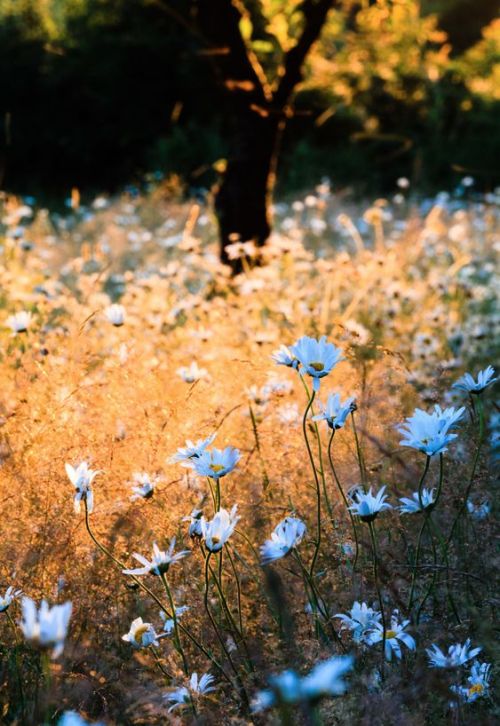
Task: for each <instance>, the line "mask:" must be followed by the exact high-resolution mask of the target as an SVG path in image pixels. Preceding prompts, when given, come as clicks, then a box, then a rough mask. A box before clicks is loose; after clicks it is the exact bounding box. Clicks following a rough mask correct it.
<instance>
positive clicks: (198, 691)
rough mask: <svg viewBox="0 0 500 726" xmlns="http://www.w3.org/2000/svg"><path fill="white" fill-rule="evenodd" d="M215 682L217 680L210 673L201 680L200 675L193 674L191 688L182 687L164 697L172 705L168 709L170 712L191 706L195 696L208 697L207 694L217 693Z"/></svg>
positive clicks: (190, 680)
mask: <svg viewBox="0 0 500 726" xmlns="http://www.w3.org/2000/svg"><path fill="white" fill-rule="evenodd" d="M214 681H215V678H214V677H213V676H212V675H211V674H210V673H204V674H203V675H202V676H201V678H199V679H198V674H197V673H193V674H192V676H191V678H190V679H189V686H181V688H177V689H176V690H175V691H171V692H170V693H167V694H166V695H165V696H164V698H165V699H166V700H167V701H169V702H170V703H171V704H172V705H171V706H170V708H169V709H168V710H169V712H170V711H173V710H174V709H175V708H178V707H179V706H181V707H184V706H189V705H190V704H191V700H192V698H193V696H206V694H207V693H211V692H212V691H215V688H214V687H213V686H212V683H213V682H214Z"/></svg>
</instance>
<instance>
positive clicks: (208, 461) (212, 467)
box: [192, 446, 241, 479]
mask: <svg viewBox="0 0 500 726" xmlns="http://www.w3.org/2000/svg"><path fill="white" fill-rule="evenodd" d="M240 456H241V454H240V452H239V451H238V449H235V448H234V447H233V446H226V448H225V449H212V450H211V451H204V452H203V453H202V454H201V455H200V456H198V457H197V458H195V459H193V460H192V461H193V469H194V470H195V471H196V473H197V474H200V476H209V477H211V478H212V479H220V478H221V477H223V476H226V474H229V473H230V472H231V471H233V469H234V468H235V466H236V464H237V463H238V461H239V460H240Z"/></svg>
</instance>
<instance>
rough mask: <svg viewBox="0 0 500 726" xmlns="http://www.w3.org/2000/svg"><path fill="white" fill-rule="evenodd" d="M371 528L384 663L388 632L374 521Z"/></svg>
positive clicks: (370, 524) (369, 523)
mask: <svg viewBox="0 0 500 726" xmlns="http://www.w3.org/2000/svg"><path fill="white" fill-rule="evenodd" d="M368 526H369V528H370V538H371V541H372V552H373V578H374V580H375V588H376V590H377V596H378V602H379V607H380V614H381V616H382V664H384V662H385V640H386V634H387V623H386V619H385V612H384V602H383V600H382V592H381V590H380V582H379V577H378V550H377V538H376V536H375V526H374V524H373V522H368ZM383 667H384V666H383V665H382V670H383Z"/></svg>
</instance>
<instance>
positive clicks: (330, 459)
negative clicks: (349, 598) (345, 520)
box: [328, 429, 359, 570]
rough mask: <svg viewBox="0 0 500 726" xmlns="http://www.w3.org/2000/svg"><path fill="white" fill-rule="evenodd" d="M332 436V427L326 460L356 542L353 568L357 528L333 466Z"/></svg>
mask: <svg viewBox="0 0 500 726" xmlns="http://www.w3.org/2000/svg"><path fill="white" fill-rule="evenodd" d="M334 436H335V429H332V433H331V435H330V440H329V442H328V460H329V462H330V468H331V470H332V474H333V478H334V479H335V483H336V485H337V489H338V490H339V492H340V496H341V497H342V499H343V501H344V504H345V507H346V509H347V513H348V515H349V518H350V520H351V525H352V533H353V536H354V541H355V542H356V555H355V557H354V564H353V566H352V569H353V570H355V569H356V565H357V562H358V556H359V541H358V532H357V529H356V522H355V521H354V516H353V513H352V512H351V510H350V508H349V502H348V501H347V497H346V495H345V494H344V490H343V489H342V485H341V483H340V480H339V478H338V476H337V472H336V470H335V466H334V465H333V457H332V444H333V437H334Z"/></svg>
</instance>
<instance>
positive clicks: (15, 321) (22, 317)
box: [5, 310, 33, 335]
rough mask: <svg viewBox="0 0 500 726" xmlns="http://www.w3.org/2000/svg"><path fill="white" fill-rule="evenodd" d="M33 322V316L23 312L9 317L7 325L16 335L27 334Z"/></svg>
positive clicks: (25, 311)
mask: <svg viewBox="0 0 500 726" xmlns="http://www.w3.org/2000/svg"><path fill="white" fill-rule="evenodd" d="M32 322H33V315H32V314H31V313H30V312H28V311H27V310H21V312H19V313H14V314H13V315H9V317H8V318H7V320H6V321H5V325H7V327H9V328H10V329H11V330H12V332H13V333H14V335H16V334H17V333H25V332H26V331H27V330H28V328H29V327H30V325H31V323H32Z"/></svg>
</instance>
